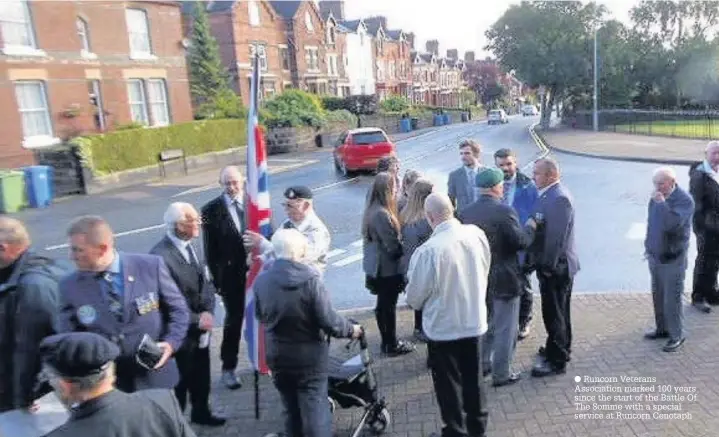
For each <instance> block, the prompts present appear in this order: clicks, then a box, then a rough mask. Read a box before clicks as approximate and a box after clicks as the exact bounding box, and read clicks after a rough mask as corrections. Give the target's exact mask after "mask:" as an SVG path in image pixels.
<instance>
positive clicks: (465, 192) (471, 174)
mask: <svg viewBox="0 0 719 437" xmlns="http://www.w3.org/2000/svg"><path fill="white" fill-rule="evenodd" d="M459 156H460V157H461V159H462V167H460V168H458V169H456V170H454V171H453V172H452V173H450V174H449V180H448V181H447V194H448V195H449V198H450V199H451V200H452V204H453V205H454V208H455V210H456V211H457V213H459V212H460V211H462V210H463V209H464V208H466V207H467V206H469V205H471V204H472V203H474V201H475V200H477V190H476V189H475V185H474V181H475V178H476V177H477V173H479V170H480V168H481V167H482V164H481V163H482V147H481V146H480V145H479V143H477V142H476V141H474V140H464V141H462V142H461V143H459Z"/></svg>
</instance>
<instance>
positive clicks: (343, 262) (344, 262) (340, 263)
mask: <svg viewBox="0 0 719 437" xmlns="http://www.w3.org/2000/svg"><path fill="white" fill-rule="evenodd" d="M361 259H362V254H361V253H356V254H354V255H352V256H348V257H347V258H343V259H341V260H339V261H337V262H336V263H334V264H332V265H333V266H335V267H343V266H346V265H349V264H352V263H355V262H357V261H359V260H361Z"/></svg>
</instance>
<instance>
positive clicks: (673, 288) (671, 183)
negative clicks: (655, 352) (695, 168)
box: [644, 167, 694, 352]
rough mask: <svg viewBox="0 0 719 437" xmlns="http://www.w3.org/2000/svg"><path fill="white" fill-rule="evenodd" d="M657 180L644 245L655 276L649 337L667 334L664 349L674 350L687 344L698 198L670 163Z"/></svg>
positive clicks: (655, 176)
mask: <svg viewBox="0 0 719 437" xmlns="http://www.w3.org/2000/svg"><path fill="white" fill-rule="evenodd" d="M653 182H654V188H655V191H654V194H653V195H652V198H651V200H649V211H648V220H647V236H646V239H645V240H644V248H645V251H646V258H647V261H648V262H649V272H650V274H651V277H652V298H653V300H654V320H655V321H656V326H655V329H654V330H653V331H651V332H648V333H647V334H646V335H645V337H646V338H647V339H650V340H654V339H660V338H667V339H668V342H667V344H666V345H665V346H664V351H665V352H674V351H676V350H678V349H679V348H680V347H681V346H682V345H683V344H684V333H683V331H682V318H683V315H682V293H683V292H684V279H685V276H686V270H687V250H688V249H689V237H690V236H691V231H692V228H691V227H692V216H693V214H694V200H693V199H692V198H691V196H690V195H689V194H688V193H687V192H686V191H684V190H683V189H681V188H680V187H679V186H678V185H677V183H676V174H675V173H674V170H672V169H671V168H669V167H661V168H658V169H657V170H656V171H655V172H654V178H653Z"/></svg>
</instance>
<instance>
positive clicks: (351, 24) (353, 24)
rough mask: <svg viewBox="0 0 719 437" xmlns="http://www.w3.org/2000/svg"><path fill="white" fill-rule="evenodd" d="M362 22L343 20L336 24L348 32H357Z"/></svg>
mask: <svg viewBox="0 0 719 437" xmlns="http://www.w3.org/2000/svg"><path fill="white" fill-rule="evenodd" d="M361 22H362V20H345V21H339V22H338V23H337V24H338V25H340V26H342V27H344V28H345V29H347V30H349V31H350V32H357V29H358V28H359V25H360V23H361Z"/></svg>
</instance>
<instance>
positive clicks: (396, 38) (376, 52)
mask: <svg viewBox="0 0 719 437" xmlns="http://www.w3.org/2000/svg"><path fill="white" fill-rule="evenodd" d="M364 22H365V24H366V25H367V31H368V33H369V34H370V35H371V36H372V38H373V47H372V59H373V67H374V69H373V71H374V78H375V87H376V90H377V96H378V97H379V98H380V100H381V99H384V98H386V97H387V96H390V95H402V96H408V95H409V78H410V74H409V64H410V49H409V43H408V42H407V40H406V37H405V36H404V33H403V32H402V31H401V30H388V29H387V19H386V18H385V17H382V16H378V17H370V18H366V19H364Z"/></svg>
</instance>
